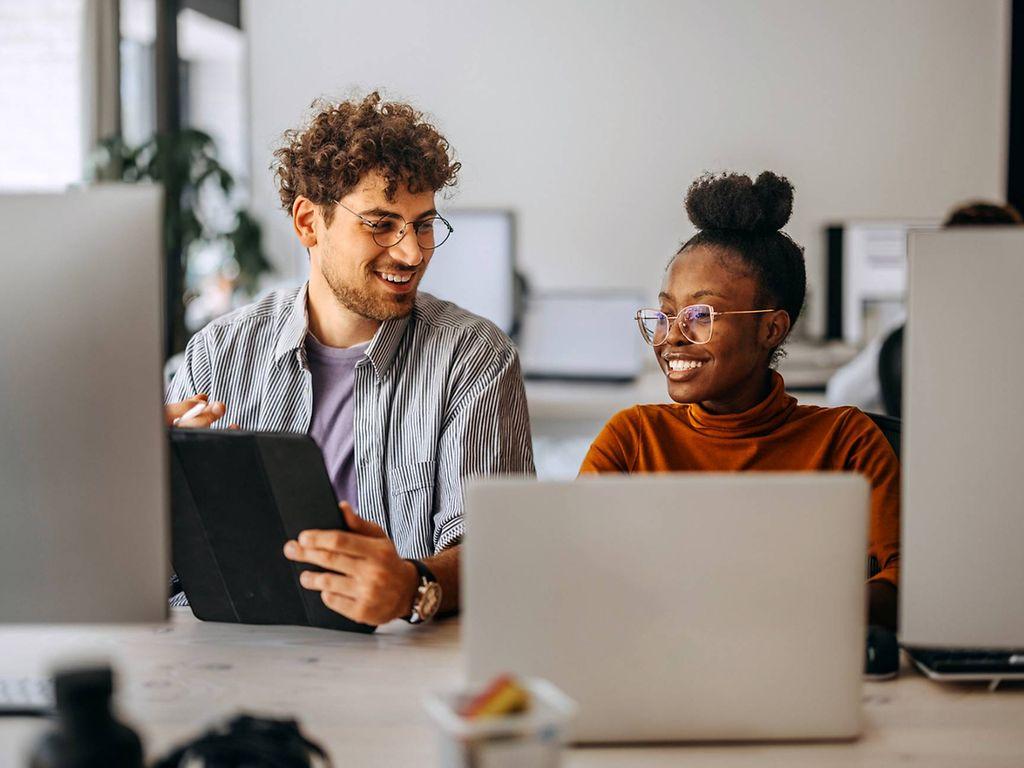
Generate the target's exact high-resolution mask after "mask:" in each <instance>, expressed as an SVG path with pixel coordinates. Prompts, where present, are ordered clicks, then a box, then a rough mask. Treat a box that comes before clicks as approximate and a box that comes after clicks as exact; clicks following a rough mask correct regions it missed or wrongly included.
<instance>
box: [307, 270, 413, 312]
mask: <svg viewBox="0 0 1024 768" xmlns="http://www.w3.org/2000/svg"><path fill="white" fill-rule="evenodd" d="M320 271H321V272H322V273H323V276H324V280H326V281H327V285H329V286H330V288H331V292H332V293H333V294H334V298H336V299H337V300H338V302H339V303H340V304H341V305H342V306H343V307H345V308H346V309H348V310H349V311H350V312H354V313H356V314H357V315H359V316H360V317H365V318H367V319H368V320H374V321H376V322H378V323H383V322H384V321H385V320H394V319H395V318H397V317H405V316H406V315H408V314H409V313H410V312H412V306H413V299H414V298H415V296H416V291H410V292H409V293H400V294H394V295H393V296H392V297H391V298H390V299H386V298H382V297H380V296H375V295H373V294H372V293H371V292H370V291H369V290H367V289H363V290H360V289H358V288H353V287H352V286H349V285H346V284H345V283H344V281H342V279H341V278H340V277H339V276H338V275H337V274H335V273H334V271H333V270H332V269H331V267H330V262H324V263H323V265H322V267H321V270H320ZM414 279H415V278H414Z"/></svg>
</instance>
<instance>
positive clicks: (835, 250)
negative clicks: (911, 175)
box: [826, 219, 939, 344]
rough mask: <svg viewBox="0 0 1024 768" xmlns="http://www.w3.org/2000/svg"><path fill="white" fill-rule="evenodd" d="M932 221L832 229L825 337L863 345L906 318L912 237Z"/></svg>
mask: <svg viewBox="0 0 1024 768" xmlns="http://www.w3.org/2000/svg"><path fill="white" fill-rule="evenodd" d="M938 226H939V221H937V220H933V219H907V220H891V221H885V220H876V221H848V222H844V223H842V224H835V225H832V226H830V227H828V229H827V242H828V291H827V297H828V301H827V312H826V314H827V322H826V337H827V338H830V339H842V340H843V341H846V342H847V343H850V344H864V343H867V342H868V341H870V340H871V339H872V338H874V337H875V336H876V335H877V334H879V333H881V332H882V331H883V330H885V329H886V328H888V327H889V326H890V325H891V323H892V322H893V321H894V320H895V319H898V318H899V317H902V315H903V305H904V297H905V294H906V287H907V235H908V234H909V233H910V232H912V231H915V230H929V229H935V228H937V227H938Z"/></svg>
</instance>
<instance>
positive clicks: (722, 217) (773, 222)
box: [686, 171, 793, 233]
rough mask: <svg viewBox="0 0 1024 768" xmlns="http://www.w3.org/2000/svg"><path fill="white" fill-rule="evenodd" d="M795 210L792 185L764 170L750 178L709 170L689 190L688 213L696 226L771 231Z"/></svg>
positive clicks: (700, 227) (787, 219)
mask: <svg viewBox="0 0 1024 768" xmlns="http://www.w3.org/2000/svg"><path fill="white" fill-rule="evenodd" d="M792 212H793V185H792V184H790V183H789V180H788V179H786V178H785V177H784V176H779V175H777V174H775V173H772V172H771V171H764V172H763V173H762V174H761V175H760V176H758V177H757V181H753V182H752V181H751V180H750V177H749V176H746V175H744V174H740V173H722V174H718V175H716V174H711V173H706V174H704V175H703V176H701V177H700V178H698V179H697V180H696V181H694V182H693V184H691V185H690V188H689V189H688V190H687V191H686V213H687V214H688V215H689V217H690V221H692V222H693V225H694V226H695V227H697V229H701V230H704V229H712V230H714V229H724V230H737V231H741V232H758V233H770V232H777V231H778V230H780V229H782V228H783V227H784V226H785V225H786V222H787V221H789V216H790V214H791V213H792Z"/></svg>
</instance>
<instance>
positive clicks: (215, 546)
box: [168, 428, 375, 632]
mask: <svg viewBox="0 0 1024 768" xmlns="http://www.w3.org/2000/svg"><path fill="white" fill-rule="evenodd" d="M168 436H169V442H170V461H171V563H172V565H173V567H174V570H175V573H177V575H178V578H179V579H180V580H181V585H182V588H183V589H184V591H185V596H186V597H188V601H189V605H191V607H192V612H193V613H194V614H195V615H196V617H197V618H199V619H202V620H203V621H227V622H237V623H241V624H298V625H303V626H311V627H325V628H328V629H344V630H348V631H352V632H372V631H373V630H374V629H375V628H374V627H372V626H369V625H366V624H359V623H357V622H354V621H350V620H349V619H346V618H345V617H344V616H342V615H340V614H338V613H335V612H334V611H332V610H331V609H330V608H328V607H327V606H326V605H324V604H323V601H321V599H320V593H319V592H315V591H312V590H308V589H305V588H303V587H302V585H301V584H300V583H299V574H300V573H302V571H306V570H321V569H319V568H317V567H316V566H314V565H308V564H305V563H302V564H300V563H293V562H292V561H290V560H288V559H287V558H286V557H285V556H284V553H283V551H282V550H283V548H284V543H285V542H286V541H288V540H289V539H294V538H296V537H297V536H298V534H299V532H300V531H303V530H306V529H308V528H328V529H329V528H341V529H344V528H345V527H346V526H345V522H344V519H343V518H342V515H341V510H339V509H338V502H337V500H336V499H335V497H334V489H333V488H332V487H331V482H330V479H329V478H328V476H327V470H326V469H325V467H324V459H323V455H322V454H321V453H320V448H319V447H318V446H317V444H316V443H315V442H313V439H312V438H311V437H309V435H297V434H289V433H275V432H243V431H241V430H227V429H173V428H172V429H169V430H168Z"/></svg>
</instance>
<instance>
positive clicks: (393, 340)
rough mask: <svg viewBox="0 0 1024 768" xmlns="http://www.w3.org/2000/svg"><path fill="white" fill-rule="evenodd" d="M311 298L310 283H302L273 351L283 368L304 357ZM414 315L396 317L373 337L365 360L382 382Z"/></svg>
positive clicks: (385, 323) (385, 322) (386, 321)
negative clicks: (290, 359) (286, 359)
mask: <svg viewBox="0 0 1024 768" xmlns="http://www.w3.org/2000/svg"><path fill="white" fill-rule="evenodd" d="M308 295H309V283H308V282H307V283H303V285H302V288H300V289H299V292H298V294H296V296H295V303H294V304H292V306H291V309H289V310H288V314H287V316H286V317H285V321H284V327H283V328H282V329H281V333H280V335H279V336H278V338H277V346H276V347H275V348H274V360H275V361H276V362H277V363H278V364H280V362H281V360H282V358H284V357H286V356H288V355H292V356H294V355H296V353H299V354H300V355H301V354H302V352H303V350H304V346H303V345H304V344H305V340H306V334H307V333H309V312H308V310H307V308H306V301H307V299H308ZM411 316H412V313H410V314H408V315H405V316H404V317H396V318H393V319H391V320H385V321H384V322H383V323H381V324H380V328H378V329H377V332H376V333H375V334H374V335H373V339H372V340H371V341H370V346H368V347H367V348H366V357H367V359H369V361H370V364H371V365H372V366H373V370H374V371H375V372H376V374H377V378H378V379H383V378H384V377H385V376H387V374H388V371H389V370H391V365H392V363H393V362H394V360H395V354H396V353H397V352H398V345H399V344H400V343H401V341H402V337H403V336H404V335H405V329H406V327H407V326H408V325H409V320H410V317H411Z"/></svg>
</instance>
